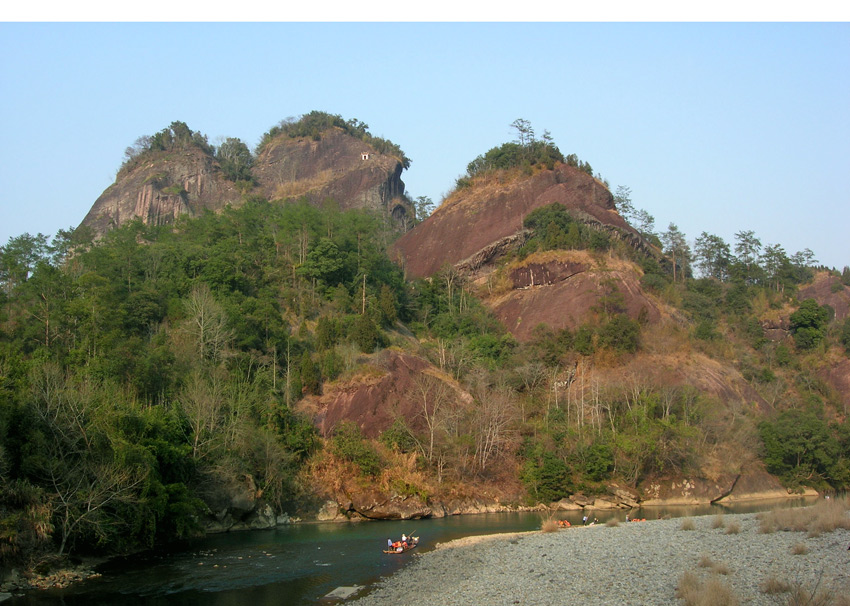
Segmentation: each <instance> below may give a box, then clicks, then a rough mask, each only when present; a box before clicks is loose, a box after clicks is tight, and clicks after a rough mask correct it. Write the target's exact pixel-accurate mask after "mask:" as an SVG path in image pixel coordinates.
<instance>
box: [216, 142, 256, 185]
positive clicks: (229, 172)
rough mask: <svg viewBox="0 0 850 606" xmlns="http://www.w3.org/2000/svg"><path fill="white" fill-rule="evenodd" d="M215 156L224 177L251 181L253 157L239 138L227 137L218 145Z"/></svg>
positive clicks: (231, 179) (232, 179)
mask: <svg viewBox="0 0 850 606" xmlns="http://www.w3.org/2000/svg"><path fill="white" fill-rule="evenodd" d="M215 157H216V159H217V160H218V162H219V164H220V165H221V171H222V173H224V177H225V179H228V180H230V181H253V176H252V175H251V167H252V166H253V164H254V157H253V156H252V155H251V151H250V150H249V149H248V146H247V145H245V143H243V142H242V140H241V139H237V138H235V137H228V138H227V139H225V140H224V142H223V143H222V144H221V145H219V146H218V148H217V149H216V151H215Z"/></svg>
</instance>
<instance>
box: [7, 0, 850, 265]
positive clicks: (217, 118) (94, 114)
mask: <svg viewBox="0 0 850 606" xmlns="http://www.w3.org/2000/svg"><path fill="white" fill-rule="evenodd" d="M347 6H349V7H350V6H355V7H356V6H357V5H356V4H351V3H349V4H348V5H347ZM180 14H181V13H174V16H171V15H169V18H179V15H180ZM132 17H133V16H132V15H130V18H129V19H127V20H126V21H109V22H103V21H94V20H92V21H88V22H86V21H78V20H65V21H62V20H61V19H70V17H65V16H64V15H62V14H61V13H59V14H57V15H56V17H55V20H54V21H45V20H43V19H39V18H33V17H31V16H27V15H24V16H23V17H21V16H19V15H14V14H13V15H2V14H0V20H2V22H0V143H2V144H0V184H2V193H1V194H0V245H2V244H5V243H6V242H7V241H8V240H9V238H11V237H16V236H19V235H21V234H23V233H25V232H28V233H31V234H36V233H39V232H41V233H44V234H46V235H53V234H55V233H56V231H57V230H59V229H67V228H69V227H76V226H77V225H79V223H80V222H81V221H82V219H83V217H85V215H86V213H87V212H88V211H89V209H90V208H91V206H92V204H93V203H94V201H95V200H96V199H97V198H98V197H99V196H100V195H101V193H102V192H103V191H104V190H105V189H106V188H107V187H109V185H111V184H112V183H113V182H114V179H115V174H116V172H117V170H118V168H119V166H120V165H121V162H122V160H123V157H124V150H125V148H127V147H128V146H130V145H132V144H133V143H134V141H135V140H136V139H137V138H138V137H140V136H142V135H152V134H154V133H156V132H158V131H160V130H162V129H163V128H166V127H167V126H168V125H169V124H170V123H171V122H173V121H175V120H180V121H183V122H185V123H187V124H188V126H189V128H191V129H192V130H195V131H200V132H201V133H203V134H206V135H207V136H208V137H209V140H210V142H211V143H216V142H218V141H220V140H221V139H222V138H224V137H238V138H240V139H242V140H243V141H244V142H245V143H246V144H248V146H249V147H250V148H252V149H253V148H254V147H255V146H256V144H257V143H258V142H259V141H260V138H261V137H262V135H263V134H264V133H265V132H267V131H268V130H269V129H270V128H272V127H273V126H275V125H276V124H278V123H279V122H280V121H281V120H283V119H286V118H288V117H290V116H294V117H298V116H300V115H302V114H305V113H308V112H310V111H312V110H321V111H326V112H329V113H332V114H339V115H341V116H342V117H343V118H345V119H351V118H356V119H358V120H362V121H363V122H365V123H366V124H368V125H369V130H370V132H371V133H372V134H373V135H376V136H381V137H384V138H388V139H390V140H392V141H393V142H394V143H396V144H398V145H399V146H400V147H401V148H402V149H403V150H404V152H405V154H406V155H407V156H408V157H409V158H410V159H411V161H412V163H411V166H410V168H409V169H408V170H407V171H405V173H404V174H403V175H402V179H403V181H404V182H405V184H406V189H407V192H408V194H409V195H410V196H411V197H413V198H416V197H418V196H428V197H430V198H431V199H432V200H433V201H434V202H435V203H439V202H440V201H441V200H442V199H443V197H444V196H445V195H446V194H448V193H449V192H450V191H451V190H452V188H453V186H454V183H455V180H456V179H457V177H459V176H460V175H462V174H463V173H464V172H465V171H466V166H467V164H468V163H469V162H470V161H471V160H472V159H474V158H475V157H476V156H478V155H480V154H483V153H485V152H486V151H488V150H489V149H491V148H492V147H495V146H499V145H501V144H502V143H505V142H508V141H511V140H514V139H515V137H516V133H515V132H514V131H513V129H512V128H511V127H510V124H511V123H512V122H513V121H514V120H516V119H517V118H522V119H524V120H528V121H529V122H530V123H531V124H532V126H533V128H534V129H535V131H536V133H537V135H538V136H540V135H542V133H543V131H544V130H548V131H549V132H550V133H551V136H552V138H553V139H554V141H555V143H556V144H557V145H558V147H559V148H560V150H561V151H562V152H563V153H564V154H565V155H566V154H570V153H575V154H577V155H578V157H579V158H580V159H582V160H584V161H586V162H589V163H590V164H591V165H592V167H593V170H594V171H595V172H597V173H599V174H600V175H601V176H602V177H603V178H604V179H606V180H607V181H608V182H609V183H610V186H611V190H612V193H613V192H614V191H615V190H616V188H617V187H618V186H620V185H624V186H627V187H629V188H631V192H632V202H633V204H634V206H635V207H636V208H639V209H645V210H646V211H648V212H649V213H650V214H651V215H652V216H654V217H655V221H656V230H657V231H659V232H660V231H664V230H666V229H667V227H668V225H669V224H670V223H675V224H676V226H678V228H679V229H680V230H681V231H682V232H684V233H685V235H686V236H687V238H688V239H689V240H690V241H691V243H693V240H694V239H695V238H696V237H698V236H699V235H700V234H701V233H702V232H703V231H705V232H707V233H709V234H715V235H718V236H720V237H722V238H723V239H724V240H726V241H727V242H728V243H730V244H732V245H734V242H735V234H736V233H738V232H741V231H747V230H752V231H753V232H755V235H756V237H758V238H759V239H760V241H761V243H762V244H763V245H764V246H767V245H772V244H781V245H782V246H783V247H784V249H785V251H786V252H787V253H788V254H789V255H792V254H794V253H795V252H797V251H801V250H803V249H805V248H809V249H811V250H812V251H813V252H814V256H815V259H816V260H817V261H818V262H820V263H822V264H824V265H827V266H829V267H836V268H837V269H839V270H840V269H841V268H842V267H843V266H845V265H850V243H848V233H850V24H848V22H841V21H822V22H801V21H790V20H780V19H777V20H776V21H772V22H753V21H747V22H739V21H729V20H726V21H720V20H718V21H712V22H701V21H693V20H692V21H677V22H666V21H656V22H647V21H632V22H619V21H587V22H565V21H561V22H531V21H526V20H522V19H516V20H511V19H510V15H508V16H507V17H508V19H506V20H500V21H491V22H460V21H451V20H434V21H429V22H420V21H415V22H414V21H407V22H390V21H383V20H379V19H378V20H374V21H369V22H360V21H345V22H324V21H321V19H325V18H326V17H322V16H320V17H313V18H312V19H306V20H304V21H300V22H293V21H274V22H255V21H252V22H236V21H208V22H163V21H133V20H132V19H131V18H132ZM386 17H389V18H404V17H396V16H395V14H394V13H393V12H392V10H389V11H388V12H387V13H386V14H385V17H384V18H386ZM792 17H793V15H792ZM78 18H79V17H78V16H75V17H74V19H78ZM83 18H85V16H84V17H83ZM316 18H318V19H320V20H319V21H316V20H315V19H316ZM783 19H784V17H783Z"/></svg>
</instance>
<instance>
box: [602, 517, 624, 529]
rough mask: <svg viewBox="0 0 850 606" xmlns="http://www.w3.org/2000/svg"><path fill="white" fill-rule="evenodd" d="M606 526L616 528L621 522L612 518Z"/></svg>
mask: <svg viewBox="0 0 850 606" xmlns="http://www.w3.org/2000/svg"><path fill="white" fill-rule="evenodd" d="M605 525H606V526H610V527H612V528H615V527H617V526H619V525H620V520H618V519H617V518H610V519H609V520H608V521H607V522H605Z"/></svg>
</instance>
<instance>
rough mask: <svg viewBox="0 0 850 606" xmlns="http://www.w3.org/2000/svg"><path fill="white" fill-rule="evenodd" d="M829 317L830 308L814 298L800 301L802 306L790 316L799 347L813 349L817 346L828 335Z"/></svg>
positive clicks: (795, 340) (795, 339)
mask: <svg viewBox="0 0 850 606" xmlns="http://www.w3.org/2000/svg"><path fill="white" fill-rule="evenodd" d="M829 317H830V312H829V309H827V308H826V307H824V306H821V305H818V303H817V301H815V300H814V299H806V300H805V301H803V302H802V303H800V307H799V308H797V311H795V312H794V313H792V314H791V318H790V320H791V330H792V332H793V333H794V342H795V343H796V344H797V347H799V348H800V349H812V348H814V347H815V346H817V345H818V344H819V343H820V342H821V341H822V340H823V339H824V338H825V337H826V326H827V323H828V322H829Z"/></svg>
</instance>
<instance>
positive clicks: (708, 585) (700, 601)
mask: <svg viewBox="0 0 850 606" xmlns="http://www.w3.org/2000/svg"><path fill="white" fill-rule="evenodd" d="M676 597H678V598H679V599H680V600H682V601H683V602H684V604H685V606H738V604H739V602H738V598H737V597H736V596H735V594H734V593H733V592H732V590H731V589H730V588H729V586H727V585H726V584H725V583H724V582H723V581H722V580H721V579H720V578H718V577H717V576H711V577H709V578H708V579H707V580H705V581H702V580H700V578H699V577H698V576H697V575H695V574H694V573H693V572H690V571H688V572H685V573H684V574H683V575H682V576H681V578H680V579H679V584H678V585H677V586H676Z"/></svg>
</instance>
